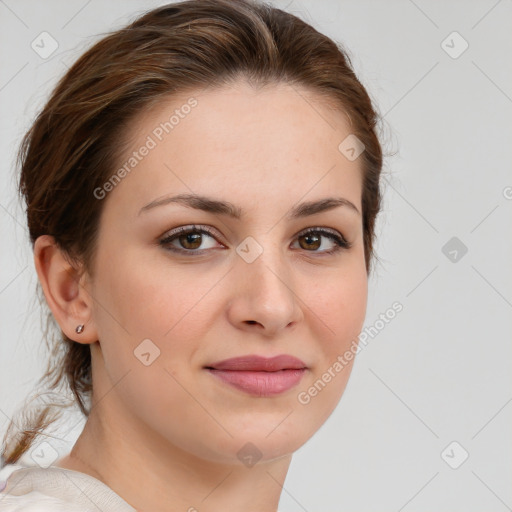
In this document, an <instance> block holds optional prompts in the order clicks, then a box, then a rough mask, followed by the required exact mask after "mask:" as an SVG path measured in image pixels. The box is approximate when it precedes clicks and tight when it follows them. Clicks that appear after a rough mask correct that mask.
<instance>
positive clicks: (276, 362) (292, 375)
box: [204, 355, 308, 397]
mask: <svg viewBox="0 0 512 512" xmlns="http://www.w3.org/2000/svg"><path fill="white" fill-rule="evenodd" d="M204 368H205V370H207V371H209V372H210V374H211V375H213V376H214V377H216V378H218V379H220V380H221V381H222V382H224V383H225V384H228V385H230V386H232V387H234V388H237V389H238V390H240V391H243V392H245V393H248V394H250V395H253V396H260V397H264V396H274V395H278V394H280V393H284V392H285V391H288V390H290V389H291V388H293V387H295V386H296V385H297V384H298V383H299V382H300V381H301V379H302V377H303V375H304V374H305V373H306V371H307V369H308V368H307V366H306V364H305V363H304V362H303V361H301V360H300V359H297V358H296V357H294V356H290V355H280V356H276V357H272V358H266V357H261V356H256V355H248V356H242V357H235V358H232V359H225V360H223V361H219V362H217V363H213V364H211V365H208V366H205V367H204Z"/></svg>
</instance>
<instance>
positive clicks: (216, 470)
mask: <svg viewBox="0 0 512 512" xmlns="http://www.w3.org/2000/svg"><path fill="white" fill-rule="evenodd" d="M107 389H108V388H107ZM106 391H107V390H103V388H102V386H98V387H96V388H95V392H97V393H98V396H100V397H103V398H102V399H100V400H97V401H95V399H94V398H93V404H94V405H93V407H92V409H91V413H90V415H89V417H88V419H87V422H86V424H85V427H84V429H83V431H82V433H81V435H80V436H79V438H78V440H77V442H76V443H75V445H74V447H73V449H72V451H71V453H70V455H69V456H68V457H67V458H66V459H64V461H63V462H62V463H61V464H60V466H61V467H67V468H69V469H75V470H77V471H81V472H83V473H86V474H89V475H91V476H93V477H95V478H97V479H98V480H100V481H102V482H103V483H105V484H106V485H107V486H108V487H110V488H111V489H112V490H113V491H114V492H115V493H117V494H118V495H119V496H121V497H122V498H123V499H124V500H125V501H126V502H127V503H128V504H130V505H131V506H132V507H134V508H135V509H136V510H137V511H138V512H149V511H150V512H160V511H161V512H164V511H165V512H174V511H180V512H183V511H187V512H196V511H200V512H217V511H219V512H220V511H222V512H225V511H226V510H244V511H245V512H276V511H277V506H278V503H279V498H280V495H281V490H282V486H283V484H284V480H285V478H286V474H287V472H288V468H289V465H290V462H291V455H286V456H283V457H279V458H275V459H272V460H270V461H259V462H258V463H257V464H255V465H253V466H252V467H250V466H245V465H244V464H242V463H241V462H239V461H238V460H236V461H234V462H224V461H215V460H209V459H207V458H206V457H205V458H201V457H198V456H196V455H194V454H192V453H191V452H190V451H188V450H187V449H186V447H179V446H176V445H175V444H172V443H171V442H170V441H169V440H168V439H165V438H163V437H162V436H161V435H160V434H159V433H158V432H155V431H154V430H153V431H148V425H147V424H146V423H144V422H143V421H142V420H141V418H139V417H134V416H133V415H131V414H130V412H129V411H127V410H126V409H125V408H123V407H122V405H121V404H122V401H121V400H120V399H119V396H118V395H116V389H115V388H110V392H106ZM227 460H228V461H229V459H227Z"/></svg>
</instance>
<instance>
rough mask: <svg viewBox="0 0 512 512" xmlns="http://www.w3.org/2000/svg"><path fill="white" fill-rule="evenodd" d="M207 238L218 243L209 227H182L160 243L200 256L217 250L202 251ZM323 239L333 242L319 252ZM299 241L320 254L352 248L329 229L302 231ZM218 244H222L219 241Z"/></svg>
mask: <svg viewBox="0 0 512 512" xmlns="http://www.w3.org/2000/svg"><path fill="white" fill-rule="evenodd" d="M205 237H207V238H209V239H211V240H215V241H217V238H216V236H215V235H214V234H213V231H212V230H211V229H210V228H209V227H208V226H196V225H193V226H181V227H179V228H176V229H174V230H172V231H170V232H169V233H167V234H166V235H165V236H164V238H162V239H161V240H160V241H159V244H160V245H161V246H162V247H164V248H165V249H166V250H168V251H171V252H174V253H178V254H186V255H189V256H198V255H201V254H203V253H204V252H207V250H208V249H213V248H215V244H213V245H212V243H210V245H209V246H208V245H207V246H206V247H203V248H202V249H200V247H201V246H202V245H203V243H204V242H205V240H204V238H205ZM322 239H328V240H330V241H331V248H330V249H329V248H328V249H326V250H322V251H319V250H318V249H320V248H322V247H323V246H324V243H323V241H322ZM297 241H298V243H299V245H300V248H301V249H304V250H305V251H307V252H312V253H318V254H333V253H335V252H337V251H340V250H342V249H349V248H350V247H352V244H351V243H349V242H347V241H346V240H345V238H343V236H342V235H341V234H340V233H339V232H338V231H335V230H330V229H327V228H310V229H308V230H306V231H302V232H301V233H299V234H298V235H297ZM217 243H220V242H218V241H217ZM177 245H179V247H178V246H177Z"/></svg>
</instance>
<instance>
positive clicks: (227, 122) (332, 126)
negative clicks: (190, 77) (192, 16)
mask: <svg viewBox="0 0 512 512" xmlns="http://www.w3.org/2000/svg"><path fill="white" fill-rule="evenodd" d="M348 135H350V126H349V123H348V122H347V117H346V115H344V113H343V112H342V111H341V110H340V109H337V110H334V109H332V107H330V106H329V105H328V104H327V102H326V101H325V100H324V99H323V98H322V97H320V96H318V95H316V94H314V93H312V92H311V91H308V90H305V89H303V88H299V87H298V86H296V85H293V86H291V85H288V84H273V85H269V86H265V87H263V88H254V87H252V86H251V85H250V84H247V83H245V82H239V83H235V84H232V85H229V86H222V87H217V88H215V89H203V90H192V91H190V92H182V93H180V94H178V95H173V96H172V97H168V98H165V99H163V100H162V101H160V102H159V103H158V104H156V105H154V106H153V107H152V108H151V109H150V110H148V111H146V112H144V113H143V114H141V115H139V116H138V117H136V118H135V119H134V120H133V121H132V123H131V125H130V127H129V131H128V132H127V140H128V141H129V144H128V147H129V149H128V150H127V152H126V154H125V155H124V157H123V158H122V161H121V162H119V165H123V164H125V163H126V162H127V161H128V159H129V158H130V155H132V154H133V152H138V153H141V151H140V150H142V149H143V148H144V147H146V148H149V150H144V151H143V152H144V153H145V155H144V156H143V157H142V158H141V157H140V155H139V157H138V158H139V159H138V160H137V162H132V163H135V165H134V166H133V168H132V169H130V172H129V173H128V174H129V176H127V178H126V179H123V183H121V184H120V185H119V186H117V187H116V190H114V192H113V193H112V195H118V196H119V195H121V194H123V195H124V196H125V197H127V198H129V199H131V200H132V201H131V202H132V204H134V205H139V207H140V206H142V204H146V203H144V201H146V202H147V201H150V200H154V199H155V198H156V197H158V196H162V195H164V194H166V193H174V192H176V193H180V192H186V193H198V194H199V193H202V194H205V195H212V194H213V193H216V194H217V195H218V196H219V195H223V196H224V197H226V196H227V195H229V196H230V197H229V199H230V200H232V199H233V196H239V197H240V198H245V199H247V200H250V201H252V202H253V204H258V203H260V202H261V200H263V199H264V200H265V201H266V202H272V201H273V200H278V199H279V200H280V201H282V199H283V196H285V198H287V199H288V200H289V201H294V202H296V201H299V200H300V199H301V198H302V197H303V196H308V197H304V199H314V198H316V197H317V196H318V195H326V193H330V192H331V191H333V189H337V190H338V191H339V192H340V193H341V192H343V193H344V194H345V195H346V196H349V197H348V198H349V199H350V200H351V201H352V202H354V203H355V204H356V206H357V207H358V208H359V209H360V196H361V169H360V159H357V160H355V161H350V160H348V159H347V158H346V157H345V156H344V155H343V154H342V153H341V152H340V150H339V145H340V143H341V142H342V141H343V140H344V139H345V138H346V137H347V136H348ZM121 190H123V192H121ZM232 202H237V201H232ZM237 203H238V202H237Z"/></svg>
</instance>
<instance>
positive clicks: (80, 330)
mask: <svg viewBox="0 0 512 512" xmlns="http://www.w3.org/2000/svg"><path fill="white" fill-rule="evenodd" d="M75 331H76V333H77V334H80V333H81V332H83V331H84V326H83V325H82V324H80V325H77V326H76V329H75Z"/></svg>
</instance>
